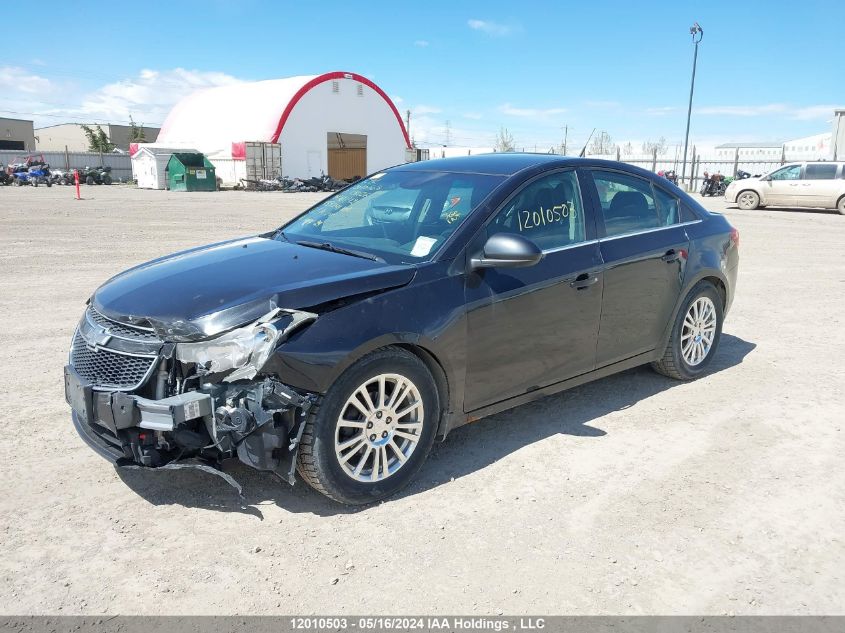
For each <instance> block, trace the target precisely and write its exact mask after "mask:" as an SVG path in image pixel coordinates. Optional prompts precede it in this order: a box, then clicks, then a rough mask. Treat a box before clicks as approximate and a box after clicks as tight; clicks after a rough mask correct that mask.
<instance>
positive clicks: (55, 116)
mask: <svg viewBox="0 0 845 633" xmlns="http://www.w3.org/2000/svg"><path fill="white" fill-rule="evenodd" d="M0 113H3V114H18V115H25V116H34V117H49V118H51V119H60V120H65V121H66V120H68V119H76V120H78V121H83V122H91V118H92V117H81V116H73V115H70V114H46V113H43V112H18V111H15V110H0ZM109 123H119V124H123V125H131V124H132V121H123V120H120V119H111V120H109V121H103V125H108V124H109ZM135 125H139V126H140V125H143V126H144V127H161V125H162V124H161V123H143V124H141V123H138V122H136V123H135Z"/></svg>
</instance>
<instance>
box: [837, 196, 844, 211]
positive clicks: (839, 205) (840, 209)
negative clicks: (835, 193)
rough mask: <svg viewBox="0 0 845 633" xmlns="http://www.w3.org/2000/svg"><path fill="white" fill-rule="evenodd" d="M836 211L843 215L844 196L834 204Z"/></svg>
mask: <svg viewBox="0 0 845 633" xmlns="http://www.w3.org/2000/svg"><path fill="white" fill-rule="evenodd" d="M836 210H837V211H839V213H841V214H842V215H845V196H842V197H841V198H839V202H837V203H836Z"/></svg>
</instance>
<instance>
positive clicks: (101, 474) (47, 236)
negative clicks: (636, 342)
mask: <svg viewBox="0 0 845 633" xmlns="http://www.w3.org/2000/svg"><path fill="white" fill-rule="evenodd" d="M83 195H84V198H85V199H84V200H82V201H75V200H73V199H72V190H71V189H70V188H59V187H53V188H50V189H48V188H46V187H39V188H38V189H33V188H25V189H23V188H22V189H18V188H9V187H6V188H0V261H2V294H0V344H2V350H3V351H2V360H3V362H2V363H0V407H1V408H2V411H4V412H5V413H4V415H3V421H2V428H3V431H4V433H3V438H4V442H3V445H4V447H5V448H4V450H3V456H4V458H3V460H2V467H0V473H2V483H3V494H2V497H0V612H2V613H4V614H100V613H124V614H203V613H213V614H234V613H239V614H272V613H301V614H306V613H351V614H389V613H394V614H409V613H431V614H450V613H452V614H453V613H466V614H473V613H477V614H482V613H486V614H496V613H505V614H526V613H548V614H623V613H624V614H640V613H643V614H651V613H659V614H722V613H735V614H805V613H828V614H831V613H839V614H842V613H845V582H843V580H845V571H843V569H844V568H845V547H843V545H844V543H843V539H845V536H843V535H845V469H843V468H842V456H843V454H845V432H843V428H842V427H843V423H845V395H843V384H845V369H843V367H845V364H843V362H842V358H843V354H845V337H843V335H842V331H843V329H845V317H843V314H845V263H844V262H845V260H843V258H842V255H841V251H842V248H843V244H845V217H842V216H839V215H837V214H835V213H830V212H822V211H799V210H765V211H754V212H744V211H739V210H736V209H729V210H728V211H727V215H728V217H729V218H730V220H731V222H733V223H734V225H735V226H736V227H738V228H739V230H740V234H741V245H740V251H741V264H740V277H739V284H738V292H737V297H736V300H735V303H734V307H733V310H732V312H731V313H730V314H729V315H728V319H727V322H726V324H725V334H724V336H723V339H722V346H721V348H720V350H719V353H718V357H717V358H716V359H715V361H714V363H713V367H712V371H711V373H710V374H709V375H707V376H706V377H703V378H701V379H700V380H698V381H695V382H692V383H678V382H674V381H671V380H669V379H666V378H663V377H661V376H659V375H657V374H654V373H652V372H651V371H650V370H649V369H647V368H640V369H635V370H632V371H628V372H625V373H623V374H620V375H617V376H613V377H610V378H606V379H604V380H600V381H597V382H594V383H592V384H588V385H585V386H582V387H579V388H576V389H573V390H571V391H569V392H566V393H564V394H561V395H558V396H554V397H550V398H546V399H544V400H542V401H539V402H535V403H533V404H530V405H527V406H524V407H521V408H518V409H515V410H512V411H509V412H505V413H502V414H499V415H496V416H494V417H491V418H487V419H485V420H482V421H480V422H478V423H475V424H472V425H469V426H466V427H463V428H461V429H459V430H457V431H456V432H455V433H453V434H452V435H450V436H449V438H448V439H447V441H446V442H445V443H443V444H439V445H437V446H436V447H435V450H434V453H433V454H432V455H431V457H430V458H429V460H428V462H427V464H426V465H425V466H424V467H423V470H422V471H421V473H420V475H419V477H418V479H417V481H416V483H415V484H414V485H412V486H411V488H409V489H408V490H406V491H405V492H404V493H403V494H401V495H400V496H399V497H398V498H395V499H392V500H390V501H388V502H386V503H383V504H379V505H376V506H373V507H368V508H364V509H347V508H343V507H341V506H338V505H336V504H334V503H332V502H330V501H328V500H326V499H325V498H323V497H322V496H320V495H319V494H317V493H316V492H313V491H312V490H310V489H309V488H308V487H307V486H306V485H305V484H303V483H302V482H299V483H297V485H296V486H295V487H293V488H291V487H289V486H288V485H286V484H282V483H280V482H279V481H278V480H277V479H275V478H274V477H272V476H270V475H266V474H261V473H258V472H255V471H252V470H250V469H248V468H247V467H245V466H240V465H238V464H234V465H233V466H232V467H231V468H229V469H228V472H230V473H231V474H232V475H233V476H234V477H235V478H236V479H237V480H238V481H239V482H240V483H241V484H242V485H243V487H244V494H245V502H244V503H241V502H240V501H239V499H238V497H237V495H236V494H235V493H234V491H233V489H232V488H231V487H230V486H228V485H227V484H226V483H225V482H224V481H222V480H221V479H220V478H217V477H214V476H212V475H209V474H206V473H202V472H197V471H158V472H150V471H137V470H134V471H133V470H123V471H120V472H118V471H116V470H115V469H114V468H113V467H112V466H111V465H110V464H108V463H107V462H106V461H105V460H103V459H102V458H100V457H99V456H97V455H96V454H95V453H94V452H92V451H91V450H90V449H89V448H87V447H86V446H85V445H84V444H83V443H82V441H81V440H80V439H79V438H78V437H77V436H76V434H75V432H74V430H73V428H72V426H71V423H70V419H69V411H68V407H67V405H66V404H65V402H64V395H63V386H62V366H63V364H64V362H65V360H66V355H67V349H68V346H69V342H70V338H71V334H72V332H73V328H74V326H75V324H76V322H77V320H78V318H79V317H80V315H81V313H82V311H83V305H84V301H85V299H86V298H87V297H88V296H89V294H90V293H91V292H92V291H93V290H94V289H95V288H96V287H97V285H99V284H100V283H102V282H103V281H105V280H106V279H107V278H109V277H110V276H111V275H113V274H114V273H116V272H118V271H120V270H122V269H124V268H126V267H128V266H131V265H133V264H136V263H139V262H141V261H144V260H147V259H150V258H153V257H156V256H159V255H163V254H166V253H168V252H171V251H174V250H177V249H180V248H184V247H188V246H193V245H199V244H203V243H206V242H210V241H213V240H219V239H225V238H229V237H234V236H238V235H243V234H249V233H252V232H257V231H259V230H261V229H266V228H269V227H273V226H276V225H278V224H279V223H280V222H281V221H282V220H284V219H285V218H288V217H290V216H291V215H292V214H294V213H295V212H297V211H299V210H301V209H304V208H305V207H306V206H308V205H309V204H311V203H313V202H314V201H316V200H318V199H319V197H320V196H319V194H293V195H287V194H257V193H245V192H223V193H219V194H184V193H170V192H163V191H139V190H135V189H130V188H128V187H118V186H114V187H110V188H107V187H86V188H84V189H83ZM705 204H706V205H708V206H709V207H711V208H713V209H716V210H718V209H720V208H721V207H722V206H723V203H722V201H721V200H710V199H708V200H707V201H706V202H705Z"/></svg>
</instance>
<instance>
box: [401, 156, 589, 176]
mask: <svg viewBox="0 0 845 633" xmlns="http://www.w3.org/2000/svg"><path fill="white" fill-rule="evenodd" d="M569 162H578V159H576V158H564V157H562V156H557V155H556V154H529V153H517V152H496V153H493V154H476V155H474V156H454V157H452V158H433V159H430V160H423V161H419V162H416V163H406V164H405V165H400V166H398V167H395V168H394V169H399V170H402V171H447V172H460V173H467V174H491V175H496V176H512V175H513V174H515V173H517V172H520V171H522V170H523V169H528V168H530V167H536V166H537V165H544V164H549V163H561V164H567V163H569Z"/></svg>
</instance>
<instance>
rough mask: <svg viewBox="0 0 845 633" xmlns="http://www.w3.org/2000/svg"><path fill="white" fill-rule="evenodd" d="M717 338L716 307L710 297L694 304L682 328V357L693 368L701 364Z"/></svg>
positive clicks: (697, 300)
mask: <svg viewBox="0 0 845 633" xmlns="http://www.w3.org/2000/svg"><path fill="white" fill-rule="evenodd" d="M715 337H716V306H715V305H714V304H713V301H712V300H711V299H710V298H709V297H699V298H698V299H696V300H695V301H693V302H692V304H691V305H690V307H689V309H688V310H687V313H686V315H685V316H684V323H683V325H682V327H681V355H682V356H683V357H684V361H686V363H687V364H688V365H690V366H691V367H695V366H696V365H699V364H701V362H702V361H703V360H704V359H705V358H707V354H709V353H710V349H711V348H712V347H713V340H714V338H715Z"/></svg>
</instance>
